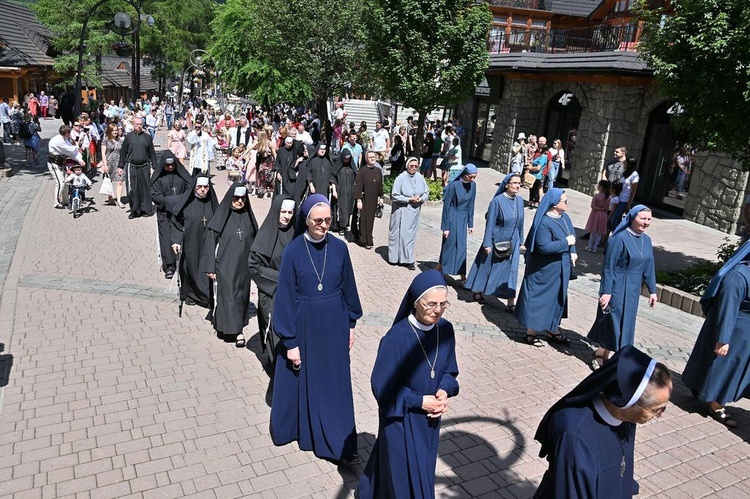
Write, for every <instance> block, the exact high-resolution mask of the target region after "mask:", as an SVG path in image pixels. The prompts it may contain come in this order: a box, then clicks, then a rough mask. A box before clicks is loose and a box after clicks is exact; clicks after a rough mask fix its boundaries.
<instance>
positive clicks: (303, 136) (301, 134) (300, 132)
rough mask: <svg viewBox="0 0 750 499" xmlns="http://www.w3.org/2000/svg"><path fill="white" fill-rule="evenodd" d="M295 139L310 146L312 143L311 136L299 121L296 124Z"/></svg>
mask: <svg viewBox="0 0 750 499" xmlns="http://www.w3.org/2000/svg"><path fill="white" fill-rule="evenodd" d="M296 138H297V140H299V141H300V142H302V143H303V144H305V145H308V146H311V145H313V139H312V136H311V135H310V134H309V133H308V132H307V130H305V125H303V124H302V123H300V124H299V125H298V126H297V137H296Z"/></svg>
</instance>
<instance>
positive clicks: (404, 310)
mask: <svg viewBox="0 0 750 499" xmlns="http://www.w3.org/2000/svg"><path fill="white" fill-rule="evenodd" d="M436 287H443V288H446V289H447V288H448V285H447V284H445V277H443V273H442V272H438V271H437V270H428V271H426V272H422V273H421V274H419V275H418V276H416V277H415V278H414V280H413V281H412V282H411V285H410V286H409V289H407V290H406V294H405V295H404V299H403V300H401V306H400V307H398V312H396V318H395V319H393V324H396V323H398V322H399V321H401V320H402V319H405V318H406V317H408V316H409V314H410V313H411V312H412V311H413V310H414V303H415V302H416V301H417V300H418V299H419V298H420V297H421V296H422V295H423V294H425V293H426V292H427V291H428V290H430V289H432V288H436Z"/></svg>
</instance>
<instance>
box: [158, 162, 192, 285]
mask: <svg viewBox="0 0 750 499" xmlns="http://www.w3.org/2000/svg"><path fill="white" fill-rule="evenodd" d="M192 181H193V178H192V176H191V175H190V174H189V173H188V172H187V170H186V169H185V167H184V166H183V165H182V163H180V161H179V160H178V159H177V157H176V156H175V155H174V154H173V153H172V151H169V150H167V151H164V154H162V156H161V159H160V160H159V164H158V165H157V166H156V169H154V173H153V174H152V175H151V199H152V200H153V201H154V205H155V206H156V228H157V231H158V233H159V252H160V254H161V268H162V271H163V272H164V277H165V278H167V279H171V278H172V277H173V276H174V273H175V271H176V270H177V256H176V255H175V253H174V251H173V250H172V247H171V246H172V239H173V238H174V237H173V235H172V231H175V230H177V229H176V227H175V225H174V224H173V223H172V220H171V218H172V215H171V214H170V213H169V211H168V210H167V199H168V198H170V197H173V196H179V195H180V194H182V193H183V192H185V190H186V189H187V188H188V186H189V185H190V184H191V182H192Z"/></svg>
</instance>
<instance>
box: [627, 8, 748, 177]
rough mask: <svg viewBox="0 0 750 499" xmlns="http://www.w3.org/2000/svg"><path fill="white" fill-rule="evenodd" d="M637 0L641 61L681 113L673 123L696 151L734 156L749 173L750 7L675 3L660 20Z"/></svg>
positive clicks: (656, 13)
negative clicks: (642, 60)
mask: <svg viewBox="0 0 750 499" xmlns="http://www.w3.org/2000/svg"><path fill="white" fill-rule="evenodd" d="M647 4H648V2H647V1H645V0H641V5H640V9H639V10H638V13H639V15H640V16H641V17H642V18H643V19H644V20H645V21H646V23H645V26H644V31H643V36H642V38H641V42H640V45H639V50H640V52H641V57H643V59H644V60H645V61H646V62H647V63H648V65H649V66H650V67H651V68H653V69H654V74H655V76H656V78H657V81H658V83H659V85H660V87H661V90H662V92H663V93H664V95H665V96H668V97H671V98H675V99H676V100H677V102H678V103H679V104H680V106H682V109H683V112H682V113H681V114H679V115H677V116H674V119H673V123H674V125H675V126H676V127H678V128H679V129H681V130H682V131H683V132H685V133H686V134H687V135H688V136H689V138H690V140H691V141H692V142H693V143H695V144H698V145H699V146H700V147H702V148H704V149H707V150H710V151H717V152H723V153H727V154H731V155H733V156H734V157H735V158H737V159H739V160H740V161H742V162H743V165H744V167H745V169H750V149H748V148H747V146H746V143H747V137H748V136H750V121H749V120H748V119H747V117H748V116H749V115H750V4H748V2H747V1H745V0H673V1H672V2H670V4H671V6H672V7H673V8H674V15H669V16H666V17H664V18H662V12H661V11H660V10H649V9H648V7H647Z"/></svg>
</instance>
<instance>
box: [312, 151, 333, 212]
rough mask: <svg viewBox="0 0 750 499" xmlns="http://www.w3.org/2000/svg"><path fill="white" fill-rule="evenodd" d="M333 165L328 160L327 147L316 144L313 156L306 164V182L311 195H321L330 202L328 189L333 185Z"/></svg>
mask: <svg viewBox="0 0 750 499" xmlns="http://www.w3.org/2000/svg"><path fill="white" fill-rule="evenodd" d="M332 172H333V165H332V164H331V160H330V159H329V158H328V147H327V146H326V145H325V143H323V142H318V145H317V146H316V149H315V156H313V157H311V158H310V160H309V161H308V162H307V182H308V183H309V184H310V193H311V194H316V193H317V194H322V195H323V196H325V197H327V198H328V200H329V201H330V199H331V198H330V196H329V193H328V191H329V189H330V186H331V184H332V183H333V175H332Z"/></svg>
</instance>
